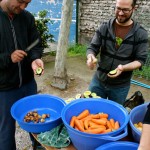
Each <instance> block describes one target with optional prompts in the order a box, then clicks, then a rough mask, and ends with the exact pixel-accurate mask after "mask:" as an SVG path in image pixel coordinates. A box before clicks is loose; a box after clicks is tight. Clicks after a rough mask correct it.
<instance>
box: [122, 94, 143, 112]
mask: <svg viewBox="0 0 150 150" xmlns="http://www.w3.org/2000/svg"><path fill="white" fill-rule="evenodd" d="M144 102H145V100H144V97H143V95H142V93H141V92H140V91H136V92H135V93H134V94H133V95H132V96H131V97H130V98H129V99H127V100H126V101H125V102H124V104H123V106H124V107H125V108H126V109H127V110H128V111H129V112H130V111H131V110H132V109H133V108H134V107H136V106H138V105H141V104H144Z"/></svg>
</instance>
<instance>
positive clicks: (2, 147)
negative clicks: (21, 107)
mask: <svg viewBox="0 0 150 150" xmlns="http://www.w3.org/2000/svg"><path fill="white" fill-rule="evenodd" d="M36 93H37V84H36V82H35V80H32V81H31V82H30V83H28V84H25V85H23V86H22V87H20V88H17V89H13V90H8V91H0V150H16V143H15V129H16V126H15V125H16V122H15V120H14V119H13V118H12V116H11V113H10V109H11V107H12V105H13V104H14V103H15V102H16V101H17V100H19V99H21V98H23V97H26V96H29V95H33V94H36Z"/></svg>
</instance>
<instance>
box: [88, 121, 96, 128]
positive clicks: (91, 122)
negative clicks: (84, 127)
mask: <svg viewBox="0 0 150 150" xmlns="http://www.w3.org/2000/svg"><path fill="white" fill-rule="evenodd" d="M95 125H98V124H97V123H95V122H93V121H92V120H89V126H90V127H91V126H95Z"/></svg>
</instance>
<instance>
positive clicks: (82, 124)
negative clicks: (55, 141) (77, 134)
mask: <svg viewBox="0 0 150 150" xmlns="http://www.w3.org/2000/svg"><path fill="white" fill-rule="evenodd" d="M79 121H80V124H81V126H82V128H84V122H83V121H82V120H79Z"/></svg>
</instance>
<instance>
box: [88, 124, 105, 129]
mask: <svg viewBox="0 0 150 150" xmlns="http://www.w3.org/2000/svg"><path fill="white" fill-rule="evenodd" d="M89 128H90V129H96V128H102V129H104V130H106V127H105V126H103V125H98V124H96V125H91V126H90V127H89Z"/></svg>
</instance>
